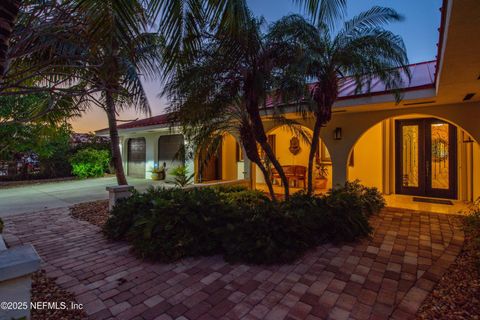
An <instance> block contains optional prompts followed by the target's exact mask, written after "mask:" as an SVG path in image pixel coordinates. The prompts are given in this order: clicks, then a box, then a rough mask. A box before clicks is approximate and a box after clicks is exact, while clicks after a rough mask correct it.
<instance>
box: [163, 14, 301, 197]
mask: <svg viewBox="0 0 480 320" xmlns="http://www.w3.org/2000/svg"><path fill="white" fill-rule="evenodd" d="M249 14H250V13H249ZM249 19H250V20H249V21H248V23H244V24H243V25H242V29H241V30H236V31H235V32H233V33H232V32H230V31H229V30H228V29H227V30H223V29H220V30H218V31H217V32H216V33H215V34H207V35H205V36H204V37H203V38H202V41H201V44H202V45H201V47H200V48H197V50H196V52H197V53H196V55H195V56H194V59H193V60H192V59H187V61H188V63H183V64H179V66H177V68H176V70H175V73H174V76H173V77H172V78H170V79H169V82H170V84H167V86H166V88H167V90H166V92H165V94H166V95H168V96H169V97H170V98H171V99H172V100H173V101H174V104H173V106H174V108H172V110H173V111H176V110H175V107H177V109H178V108H181V106H182V105H183V104H187V103H192V104H193V105H194V106H195V104H196V105H198V108H200V106H202V105H205V104H212V103H214V105H215V107H216V108H217V110H221V109H225V108H226V109H228V108H230V107H231V104H233V103H241V104H242V110H243V111H244V113H245V114H246V116H247V118H246V119H245V120H244V123H245V125H244V126H243V129H244V130H243V131H242V130H241V131H240V133H242V132H243V133H244V134H245V140H246V141H249V140H248V138H247V136H250V135H253V137H254V139H255V140H256V142H257V143H258V144H259V145H260V148H261V149H262V150H263V151H264V152H265V154H266V156H267V158H268V160H269V162H270V163H271V164H272V165H273V167H274V168H275V169H276V170H277V172H278V173H279V175H280V177H281V180H282V183H283V186H284V190H285V197H286V198H288V196H289V185H288V180H287V178H286V176H285V173H284V171H283V168H282V166H281V165H280V163H279V161H278V160H277V158H276V157H275V154H274V152H273V150H272V147H271V146H270V145H269V143H268V141H267V135H266V133H265V128H264V126H263V121H262V116H261V112H262V110H261V109H262V106H263V105H264V104H265V101H266V98H267V97H268V96H269V95H270V94H271V92H272V90H273V89H275V90H276V92H277V93H278V94H279V95H280V96H281V97H282V98H283V99H285V100H289V98H290V97H292V96H293V97H297V96H299V95H300V93H299V90H300V91H302V92H303V88H302V87H301V84H303V82H302V81H299V76H300V77H301V75H302V74H301V73H300V71H299V70H301V69H298V70H297V69H295V68H292V67H291V66H296V64H294V63H293V62H294V61H296V59H298V57H299V55H298V50H299V47H298V46H292V45H291V44H290V43H289V42H288V41H281V40H278V39H274V41H272V40H271V39H270V37H269V36H268V35H265V34H263V33H262V32H261V26H262V23H263V21H261V20H257V19H255V18H253V17H252V16H250V18H249ZM298 64H300V63H298ZM297 71H299V72H297ZM172 79H173V80H172ZM219 112H220V111H219ZM247 129H248V130H247ZM250 160H251V161H253V162H255V163H256V159H254V158H252V159H250ZM259 167H260V169H261V170H262V171H264V170H263V169H262V168H261V166H259ZM266 169H268V168H266ZM267 171H268V170H267ZM265 172H266V171H265ZM265 180H266V181H269V180H270V177H268V176H266V177H265Z"/></svg>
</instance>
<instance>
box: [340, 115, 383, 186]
mask: <svg viewBox="0 0 480 320" xmlns="http://www.w3.org/2000/svg"><path fill="white" fill-rule="evenodd" d="M383 152H384V149H383V132H382V124H381V123H378V124H376V125H375V126H373V127H372V128H370V129H369V130H368V131H367V132H365V134H364V135H363V136H362V137H361V138H360V140H358V142H357V143H356V144H355V146H354V148H353V166H350V165H349V166H348V178H349V180H356V179H358V180H360V182H361V183H362V184H364V185H366V186H369V187H376V188H378V189H379V190H383V182H382V180H383V178H382V175H383V163H382V162H383Z"/></svg>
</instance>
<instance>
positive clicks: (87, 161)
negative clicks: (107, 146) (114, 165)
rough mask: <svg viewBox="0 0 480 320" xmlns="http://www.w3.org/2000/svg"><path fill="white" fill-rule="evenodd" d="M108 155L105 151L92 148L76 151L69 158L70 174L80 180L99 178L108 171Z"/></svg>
mask: <svg viewBox="0 0 480 320" xmlns="http://www.w3.org/2000/svg"><path fill="white" fill-rule="evenodd" d="M109 162H110V154H109V152H108V151H107V150H96V149H92V148H87V149H81V150H78V151H77V152H76V153H75V154H74V155H73V156H72V157H71V158H70V164H71V165H72V173H73V174H74V175H75V176H77V177H80V178H89V177H101V176H103V174H104V173H105V171H106V170H107V169H108V164H109Z"/></svg>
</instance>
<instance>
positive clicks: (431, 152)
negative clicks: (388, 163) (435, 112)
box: [396, 119, 457, 198]
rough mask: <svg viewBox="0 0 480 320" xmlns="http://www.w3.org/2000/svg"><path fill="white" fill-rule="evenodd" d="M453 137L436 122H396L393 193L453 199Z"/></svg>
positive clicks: (445, 126) (451, 128)
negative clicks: (394, 189)
mask: <svg viewBox="0 0 480 320" xmlns="http://www.w3.org/2000/svg"><path fill="white" fill-rule="evenodd" d="M456 134H457V132H456V128H455V127H454V126H452V125H450V124H448V123H446V122H443V121H441V120H438V119H412V120H398V121H396V192H397V193H400V194H410V195H418V196H427V197H439V198H456V196H457V191H456V186H457V174H456V170H457V154H456V142H457V141H456Z"/></svg>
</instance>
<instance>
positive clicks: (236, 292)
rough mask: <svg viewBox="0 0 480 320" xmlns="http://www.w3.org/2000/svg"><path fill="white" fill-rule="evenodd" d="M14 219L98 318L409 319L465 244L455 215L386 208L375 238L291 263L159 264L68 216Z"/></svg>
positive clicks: (54, 213) (9, 223)
mask: <svg viewBox="0 0 480 320" xmlns="http://www.w3.org/2000/svg"><path fill="white" fill-rule="evenodd" d="M5 220H6V234H5V238H6V240H7V242H8V243H9V244H10V245H16V244H20V243H32V244H33V245H34V246H35V248H36V249H37V250H38V253H39V254H40V256H41V257H42V258H43V260H44V261H43V266H44V268H45V269H46V271H47V275H48V276H50V277H56V278H57V279H56V281H57V283H58V284H59V285H60V286H61V287H62V288H64V289H66V290H68V291H71V292H72V293H75V294H76V295H77V300H78V302H80V303H83V304H84V305H85V309H86V311H87V313H88V314H89V315H90V316H91V318H92V319H105V318H114V319H172V318H173V319H175V318H177V319H217V318H218V319H220V318H222V319H238V318H241V319H275V320H279V319H284V318H285V319H324V318H329V319H347V318H354V319H368V318H371V319H385V318H389V317H390V318H398V319H407V318H411V317H413V315H414V314H415V312H416V310H417V308H418V307H419V305H420V304H421V302H422V301H423V300H424V298H425V297H426V296H427V295H428V293H429V292H430V291H431V290H432V288H433V286H434V285H435V282H436V281H438V280H439V278H440V277H441V276H442V274H443V273H444V272H445V270H446V268H447V267H448V266H449V265H450V264H451V263H452V261H453V260H454V259H455V257H456V256H457V254H458V253H459V251H460V249H461V245H462V243H463V233H462V231H461V227H460V224H459V222H458V221H457V218H455V217H454V216H449V215H441V214H434V213H424V212H414V211H406V210H400V209H385V210H384V211H383V212H382V213H381V214H380V215H378V216H375V217H373V218H372V224H373V226H374V228H375V233H374V235H373V237H372V239H369V240H364V241H362V242H360V243H355V244H347V245H339V246H332V245H324V246H321V247H318V248H317V249H316V250H315V251H312V252H310V253H308V254H307V255H306V256H305V257H303V258H302V259H301V260H300V261H298V262H297V263H296V264H292V265H284V266H274V267H263V266H247V265H230V264H227V263H225V262H224V261H223V260H222V259H221V258H219V257H209V258H201V259H187V260H184V261H182V262H178V263H173V264H160V263H155V264H153V263H148V262H142V261H140V260H138V259H136V258H135V257H134V256H132V255H131V254H130V253H129V247H128V246H127V245H126V244H125V243H121V242H109V241H107V240H105V239H104V238H103V237H102V235H101V234H100V233H99V229H98V228H97V227H95V226H92V225H90V224H88V223H86V222H80V221H78V220H75V219H73V218H71V217H70V216H69V212H68V209H54V210H50V211H45V212H40V213H35V214H31V215H29V216H28V220H25V218H24V217H21V216H12V217H9V218H7V219H5Z"/></svg>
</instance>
